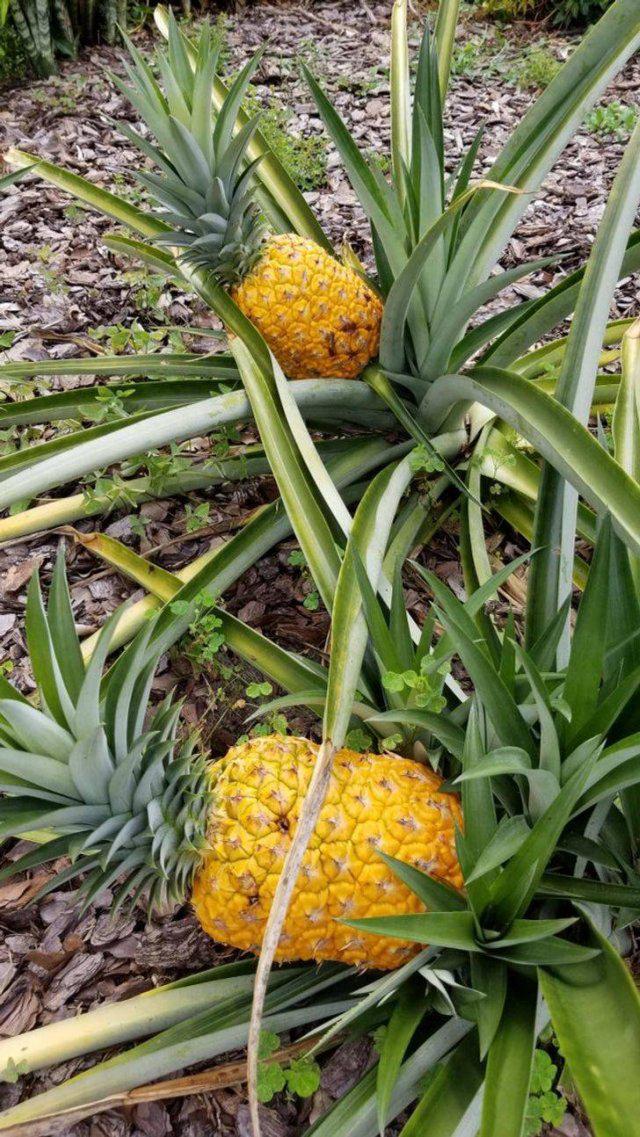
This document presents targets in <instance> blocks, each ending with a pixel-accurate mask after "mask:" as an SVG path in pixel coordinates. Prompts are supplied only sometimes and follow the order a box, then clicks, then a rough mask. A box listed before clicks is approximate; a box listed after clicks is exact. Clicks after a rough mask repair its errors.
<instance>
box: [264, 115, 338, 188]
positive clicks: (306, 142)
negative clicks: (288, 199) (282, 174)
mask: <svg viewBox="0 0 640 1137" xmlns="http://www.w3.org/2000/svg"><path fill="white" fill-rule="evenodd" d="M244 109H245V111H246V112H247V114H249V115H255V114H260V122H259V129H260V132H261V133H262V134H263V135H264V137H265V138H266V140H267V142H268V143H269V146H270V147H271V149H272V150H273V152H274V154H275V155H276V157H277V158H279V159H280V161H281V162H282V165H283V166H284V168H285V170H286V171H287V173H288V174H289V176H290V177H291V178H292V179H293V181H294V182H295V183H296V185H297V186H299V188H300V189H301V190H312V189H317V188H318V186H321V185H323V184H324V182H325V181H326V176H327V143H326V141H325V139H324V137H323V136H322V135H320V134H310V135H300V134H295V133H294V132H293V131H292V130H291V125H290V123H291V119H292V118H293V112H292V111H290V110H289V109H288V108H287V107H285V106H284V104H283V103H281V102H280V100H279V99H276V98H272V99H271V100H270V102H269V104H268V105H267V107H266V108H264V109H263V108H262V107H261V104H260V101H259V99H258V97H257V96H256V95H255V94H250V95H249V96H248V98H247V99H245V104H244Z"/></svg>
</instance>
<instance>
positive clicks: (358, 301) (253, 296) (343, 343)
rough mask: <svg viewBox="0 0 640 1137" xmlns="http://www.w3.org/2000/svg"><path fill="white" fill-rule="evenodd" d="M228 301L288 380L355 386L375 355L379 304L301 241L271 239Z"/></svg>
mask: <svg viewBox="0 0 640 1137" xmlns="http://www.w3.org/2000/svg"><path fill="white" fill-rule="evenodd" d="M231 296H232V297H233V299H234V300H235V302H236V304H237V305H238V307H239V308H241V309H242V311H243V312H244V314H245V316H247V317H248V319H250V320H251V321H252V323H254V324H255V325H256V327H257V328H258V330H259V331H260V332H261V334H262V335H263V336H264V339H265V340H266V342H267V343H268V345H269V347H270V348H271V350H272V352H273V354H274V355H275V357H276V359H277V360H278V362H279V364H280V366H281V367H282V369H283V371H284V372H285V374H286V375H287V376H288V377H289V378H290V379H313V378H328V379H355V378H356V377H357V376H358V375H360V374H361V372H362V371H363V370H364V368H365V367H366V365H367V364H368V363H369V362H370V360H371V359H373V357H374V356H375V355H377V352H378V344H379V340H380V321H381V319H382V303H381V301H380V299H379V298H378V296H376V294H375V292H373V291H372V289H371V288H369V287H368V285H367V284H365V282H364V281H363V280H362V279H361V278H360V277H359V276H358V274H357V273H356V272H354V271H353V269H351V268H349V267H348V266H346V265H343V264H341V263H340V261H337V260H336V259H335V257H332V256H331V255H330V254H329V253H327V252H325V251H324V249H322V248H321V247H320V246H319V245H318V244H316V242H315V241H311V240H309V239H308V238H306V237H299V236H297V235H296V234H294V233H287V234H282V235H279V236H275V237H270V238H269V239H268V240H267V241H266V243H265V245H264V246H263V251H262V256H261V257H260V259H259V260H258V261H257V263H256V264H255V265H254V266H253V268H252V269H251V271H250V272H249V273H248V274H247V276H245V278H244V280H242V281H241V282H240V284H238V285H235V286H234V287H233V288H232V289H231Z"/></svg>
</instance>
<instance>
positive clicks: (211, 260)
mask: <svg viewBox="0 0 640 1137" xmlns="http://www.w3.org/2000/svg"><path fill="white" fill-rule="evenodd" d="M186 47H187V44H186V40H185V39H184V37H183V35H182V33H181V32H180V31H179V30H178V27H177V25H176V23H175V20H174V19H173V17H170V26H169V46H168V51H167V52H166V53H162V52H159V53H158V63H159V68H160V72H161V75H162V80H163V84H162V85H163V87H164V90H162V89H161V87H160V86H158V84H157V83H156V82H155V80H154V79H153V77H152V75H151V72H150V71H149V68H148V66H147V65H146V63H145V62H144V60H142V59H141V57H140V56H139V55H138V53H137V52H136V50H135V48H133V47H132V46H131V45H130V48H129V50H130V52H131V55H132V57H133V61H134V66H133V67H129V68H128V69H127V72H128V77H129V80H130V84H124V83H120V86H121V89H122V90H123V91H124V93H125V94H126V95H127V97H128V98H129V100H130V101H131V102H132V103H133V105H134V106H135V107H136V109H137V110H138V112H139V113H140V115H141V116H142V118H143V120H144V121H145V123H146V125H147V127H148V128H149V130H150V132H151V134H152V135H153V136H154V139H155V143H153V144H152V143H150V142H149V141H148V139H146V138H144V139H143V138H141V137H140V136H139V135H138V134H136V133H135V132H133V131H132V130H131V129H130V128H129V127H127V126H126V125H125V126H123V128H122V129H123V132H124V133H125V134H126V135H127V137H128V138H129V139H131V141H133V142H134V143H135V144H136V145H137V146H138V147H139V148H140V149H141V150H142V152H143V154H144V155H145V156H146V157H151V158H153V159H154V161H155V163H156V165H157V166H158V168H159V172H158V173H153V174H152V173H140V174H139V175H138V176H139V180H140V181H141V182H142V184H143V185H144V186H145V188H146V189H147V190H149V191H150V193H151V194H152V195H153V196H154V197H155V198H156V199H157V200H158V201H159V202H160V203H161V205H162V207H163V209H162V211H161V212H160V217H161V218H162V219H163V220H164V221H166V222H167V223H168V224H169V226H170V227H171V231H170V232H168V233H167V234H165V235H164V236H163V237H161V238H158V241H159V242H160V243H164V244H167V245H169V246H171V247H173V248H179V249H183V250H184V252H183V253H182V256H183V258H184V260H185V261H187V262H189V263H191V264H193V265H196V266H198V267H201V268H205V269H209V270H211V271H212V272H213V273H214V275H215V277H216V279H217V280H218V282H219V283H221V284H223V285H224V286H225V287H226V288H228V289H229V291H230V293H231V296H232V297H233V299H234V300H235V302H236V303H237V305H238V307H239V308H240V309H241V310H242V311H243V312H244V314H245V315H246V316H247V317H248V318H249V319H250V320H251V321H252V322H253V323H254V324H255V325H256V327H257V328H258V330H259V331H260V332H261V334H262V336H263V337H264V339H265V340H266V342H267V344H268V345H269V347H270V348H271V350H272V351H273V354H274V355H275V357H276V359H277V360H278V362H279V363H280V365H281V366H282V368H283V370H284V372H285V374H286V375H288V376H289V378H291V379H308V378H314V377H319V378H320V377H327V378H342V379H352V378H355V377H356V376H357V375H359V374H360V372H361V371H362V370H363V369H364V367H366V365H367V363H368V362H369V361H370V360H371V359H372V358H373V357H374V356H375V355H376V354H377V351H378V343H379V339H380V321H381V318H382V304H381V302H380V299H379V298H378V296H377V295H376V293H375V292H374V291H373V290H372V289H371V288H370V287H369V286H368V285H367V284H366V283H365V282H364V281H363V280H362V278H361V277H360V276H359V275H358V274H357V273H356V272H354V270H353V269H352V268H350V267H348V266H346V265H344V264H342V263H341V262H340V261H338V260H336V258H335V257H333V256H332V255H331V254H330V253H329V252H327V251H326V250H325V249H323V248H322V247H321V246H320V245H319V244H317V243H316V242H315V241H313V240H311V239H310V238H308V237H300V236H297V235H296V234H294V233H285V234H278V235H274V234H266V233H265V230H264V225H263V222H262V219H261V217H260V215H259V211H258V209H257V206H256V202H255V200H254V195H253V192H252V174H253V171H254V167H255V163H252V164H249V165H248V166H246V164H245V162H244V159H245V155H246V150H247V147H248V145H249V143H250V141H251V138H252V136H253V134H254V132H255V129H256V126H257V118H256V119H254V120H252V121H250V122H247V123H246V124H245V125H244V126H243V127H242V128H241V129H240V130H238V131H237V133H235V134H234V130H235V126H236V121H237V117H238V111H239V109H240V104H241V101H242V98H243V97H244V94H245V92H246V89H247V86H248V84H249V81H250V79H251V76H252V74H253V72H254V70H255V68H256V66H257V63H258V61H259V56H256V57H255V58H254V59H253V60H252V61H251V62H250V63H249V64H247V66H246V67H245V68H244V70H243V71H242V72H241V74H240V75H239V76H238V79H237V80H236V82H235V83H234V84H233V86H232V87H231V89H230V91H229V94H228V95H227V97H226V99H225V101H224V103H223V105H222V107H221V108H220V111H219V113H218V116H217V120H216V123H215V127H213V128H212V125H211V109H210V104H211V94H212V89H213V83H214V79H215V75H216V68H217V51H216V50H215V49H214V48H213V46H212V43H211V39H210V30H209V28H208V27H205V28H204V30H203V31H202V33H201V36H200V40H199V43H198V48H197V57H196V62H195V70H194V71H192V70H191V68H190V66H189V64H188V62H187V50H186ZM116 81H118V80H116ZM156 143H157V144H156Z"/></svg>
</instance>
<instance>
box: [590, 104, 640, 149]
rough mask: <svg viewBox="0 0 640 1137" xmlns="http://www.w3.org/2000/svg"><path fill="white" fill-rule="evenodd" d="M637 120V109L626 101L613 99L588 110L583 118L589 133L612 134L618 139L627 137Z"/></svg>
mask: <svg viewBox="0 0 640 1137" xmlns="http://www.w3.org/2000/svg"><path fill="white" fill-rule="evenodd" d="M637 121H638V111H637V110H636V108H635V107H630V106H628V104H627V103H620V102H618V101H617V99H616V100H614V101H613V102H611V103H601V104H600V106H598V107H594V108H593V110H592V111H590V112H589V114H588V115H587V118H586V120H585V126H586V129H587V130H588V131H589V133H590V134H600V135H607V134H612V135H613V136H614V137H615V138H618V139H620V140H622V139H624V138H628V137H629V135H630V134H631V132H632V130H633V129H634V128H635V125H636V123H637Z"/></svg>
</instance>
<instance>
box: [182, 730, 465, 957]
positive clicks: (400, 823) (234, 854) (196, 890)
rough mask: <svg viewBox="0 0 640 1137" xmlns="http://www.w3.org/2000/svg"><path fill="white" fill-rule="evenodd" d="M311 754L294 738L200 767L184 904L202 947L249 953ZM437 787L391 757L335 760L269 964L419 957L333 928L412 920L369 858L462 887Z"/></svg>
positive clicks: (409, 900)
mask: <svg viewBox="0 0 640 1137" xmlns="http://www.w3.org/2000/svg"><path fill="white" fill-rule="evenodd" d="M317 753H318V747H317V746H316V745H315V744H314V743H312V742H309V741H307V740H306V739H304V738H294V737H283V736H280V735H271V736H269V737H268V738H259V739H253V740H250V741H249V742H245V743H242V744H240V745H238V746H235V747H233V748H232V749H231V750H230V751H229V752H228V754H227V755H226V757H225V758H224V759H222V761H221V762H219V763H217V764H215V765H214V766H212V767H211V789H212V795H213V797H212V805H211V809H210V813H209V822H208V830H207V837H208V842H209V848H208V850H207V852H206V853H205V857H204V861H203V864H202V867H201V868H200V869H199V871H198V873H197V874H196V877H195V880H194V885H193V891H192V903H193V906H194V909H195V913H196V916H197V918H198V920H199V921H200V923H201V924H202V927H203V928H204V930H205V931H206V932H207V933H208V934H209V935H210V936H211V937H212V938H214V939H216V940H218V941H221V942H223V943H227V944H231V945H232V946H234V947H237V948H240V949H242V950H244V951H253V952H256V951H258V950H259V948H260V943H261V940H262V935H263V932H264V927H265V924H266V920H267V917H268V914H269V909H270V907H271V902H272V899H273V894H274V891H275V888H276V884H277V881H278V877H279V875H280V871H281V869H282V865H283V862H284V858H285V856H286V853H287V850H288V848H289V845H290V843H291V837H292V833H293V832H294V830H295V827H296V823H297V820H298V817H299V814H300V809H301V806H302V802H303V800H304V795H305V792H306V789H307V787H308V784H309V780H310V778H311V772H312V769H313V765H314V762H315V760H316V755H317ZM440 784H441V779H440V778H439V777H438V776H437V775H436V774H434V773H433V771H432V770H430V769H427V768H426V767H425V766H422V765H421V764H419V763H417V762H412V761H409V760H408V759H406V758H400V757H398V756H397V755H378V754H369V753H367V754H359V753H357V752H356V751H354V750H346V749H345V750H340V751H339V752H338V754H337V755H336V757H335V761H334V767H333V774H332V778H331V784H330V787H329V791H328V794H327V798H326V800H325V803H324V805H323V808H322V811H321V814H320V817H319V820H318V824H317V826H316V830H315V832H314V835H313V837H312V839H311V842H310V844H309V847H308V849H307V851H306V853H305V856H304V859H303V862H302V869H301V872H300V875H299V878H298V882H297V884H296V887H295V890H294V893H293V896H292V899H291V904H290V906H289V912H288V915H287V919H286V921H285V925H284V928H283V933H282V936H281V939H280V946H279V948H278V952H277V954H276V959H278V960H282V961H284V960H303V959H313V960H323V959H331V960H338V961H340V962H343V963H350V964H361V965H366V966H367V967H371V968H380V969H388V968H394V967H399V966H400V965H401V964H403V963H405V962H406V961H407V960H408V959H410V958H411V957H412V956H413V955H414V954H415V953H416V952H417V951H418V950H420V948H421V946H422V945H416V944H414V943H411V942H408V941H405V940H400V939H393V938H391V937H386V936H375V935H372V934H369V933H363V932H361V931H360V930H357V931H356V930H355V929H353V928H350V927H347V926H346V925H345V924H342V923H340V922H339V921H340V920H341V919H352V920H353V919H361V918H363V917H366V916H392V915H395V916H397V915H408V914H410V913H415V912H423V911H424V905H423V904H422V903H421V901H420V900H419V899H418V898H417V897H416V896H415V895H414V894H413V893H412V892H410V890H409V889H408V888H407V887H406V886H405V885H404V884H402V882H401V881H399V880H398V879H397V877H396V876H394V874H393V873H392V872H391V870H390V869H389V868H388V867H387V866H386V865H385V863H384V861H383V860H382V859H381V858H380V857H379V856H378V853H379V852H384V853H387V854H389V855H391V856H394V857H397V858H399V859H401V860H403V861H406V862H408V863H409V864H412V865H415V866H416V867H417V868H421V869H423V870H424V871H426V872H428V873H430V874H431V875H432V876H434V877H437V878H438V879H439V880H443V881H446V882H447V883H448V884H450V885H452V886H453V887H455V888H461V887H462V874H461V871H460V866H459V864H458V860H457V856H456V849H455V829H456V825H457V826H458V827H460V826H461V825H462V815H461V811H460V806H459V803H458V800H457V798H456V797H455V796H453V795H452V794H445V793H439V792H438V787H439V786H440Z"/></svg>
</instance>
